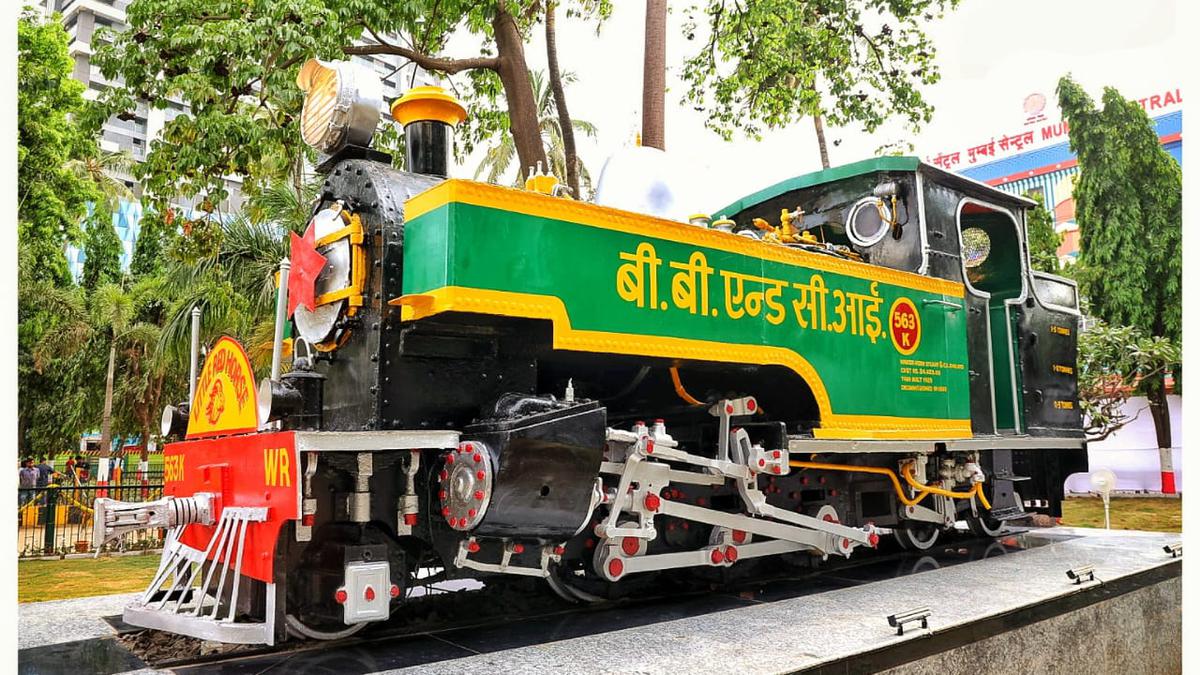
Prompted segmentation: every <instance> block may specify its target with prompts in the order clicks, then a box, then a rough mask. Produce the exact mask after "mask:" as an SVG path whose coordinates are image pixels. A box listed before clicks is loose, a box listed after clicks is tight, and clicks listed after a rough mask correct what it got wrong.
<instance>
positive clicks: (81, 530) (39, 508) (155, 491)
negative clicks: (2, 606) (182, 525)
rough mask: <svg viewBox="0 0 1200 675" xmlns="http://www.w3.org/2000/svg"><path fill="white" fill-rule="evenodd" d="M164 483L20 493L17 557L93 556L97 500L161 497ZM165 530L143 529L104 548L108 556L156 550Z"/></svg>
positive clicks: (52, 488) (135, 482)
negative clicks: (94, 506)
mask: <svg viewBox="0 0 1200 675" xmlns="http://www.w3.org/2000/svg"><path fill="white" fill-rule="evenodd" d="M162 487H163V486H162V483H161V481H160V482H157V483H153V484H151V483H145V484H143V483H142V482H141V480H140V479H139V478H138V477H137V476H134V477H131V479H130V480H129V481H128V482H126V481H125V480H122V481H121V484H120V485H109V486H106V487H97V486H95V485H80V486H75V485H62V486H55V485H51V486H49V487H42V488H32V489H28V490H20V491H19V492H18V497H17V556H18V557H21V558H25V557H33V556H47V555H51V556H52V555H64V554H67V553H92V552H94V551H95V549H94V548H92V523H93V513H94V512H93V510H92V505H93V504H94V502H95V500H96V497H109V498H110V499H117V500H120V501H130V502H133V501H146V500H151V499H158V498H160V497H162ZM165 532H166V531H165V530H163V529H161V528H160V529H149V530H138V531H136V532H129V533H127V534H125V535H123V536H122V537H121V538H120V539H118V540H116V541H111V542H109V543H108V544H106V545H105V546H104V549H105V550H106V551H130V550H139V549H153V548H160V547H161V546H162V542H163V537H164V535H165Z"/></svg>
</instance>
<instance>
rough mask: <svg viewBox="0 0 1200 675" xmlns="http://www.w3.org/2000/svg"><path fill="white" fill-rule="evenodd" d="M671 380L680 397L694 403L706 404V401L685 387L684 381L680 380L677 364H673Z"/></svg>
mask: <svg viewBox="0 0 1200 675" xmlns="http://www.w3.org/2000/svg"><path fill="white" fill-rule="evenodd" d="M671 382H673V383H674V384H675V393H676V394H679V398H681V399H683V400H684V401H687V402H688V403H691V404H692V405H704V401H700V400H698V399H696V397H694V396H692V395H691V394H689V393H688V391H687V389H684V388H683V382H681V381H680V380H679V368H677V367H675V366H671Z"/></svg>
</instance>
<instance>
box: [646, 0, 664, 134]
mask: <svg viewBox="0 0 1200 675" xmlns="http://www.w3.org/2000/svg"><path fill="white" fill-rule="evenodd" d="M666 89H667V0H646V45H645V53H644V54H643V61H642V145H644V146H646V147H648V148H658V149H659V150H666V147H667V146H666V138H665V135H664V134H665V132H664V130H663V115H664V108H665V105H666V104H665V100H664V99H665V97H666Z"/></svg>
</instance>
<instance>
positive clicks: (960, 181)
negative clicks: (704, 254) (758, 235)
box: [712, 156, 1037, 218]
mask: <svg viewBox="0 0 1200 675" xmlns="http://www.w3.org/2000/svg"><path fill="white" fill-rule="evenodd" d="M881 171H893V172H894V171H911V172H918V171H919V172H920V173H922V174H924V175H925V176H926V177H927V178H928V179H930V180H932V181H933V182H936V183H942V184H946V185H949V186H951V187H956V188H959V189H966V190H969V191H971V192H978V191H979V190H981V189H982V190H984V191H986V192H987V193H988V196H989V197H990V198H991V199H992V201H995V202H997V203H999V204H1003V205H1006V206H1013V207H1017V208H1029V207H1031V206H1036V205H1037V203H1036V202H1034V201H1033V200H1031V199H1027V198H1025V197H1019V196H1017V195H1014V194H1011V193H1008V192H1004V191H1003V190H998V189H996V188H994V187H992V186H990V185H987V184H986V183H981V182H979V181H976V180H973V179H971V178H967V177H966V176H962V175H960V174H956V173H951V172H949V171H946V170H944V169H942V168H940V167H937V166H934V165H932V164H927V163H925V162H922V161H921V160H920V159H919V158H917V157H910V156H885V157H872V158H870V159H864V160H862V161H859V162H854V163H852V164H843V165H841V166H835V167H830V168H828V169H822V170H820V171H813V172H812V173H806V174H801V175H799V176H796V177H794V178H788V179H786V180H782V181H780V182H778V183H776V184H774V185H772V186H770V187H767V188H763V189H762V190H758V191H757V192H752V193H750V194H748V195H746V196H745V197H742V198H741V199H738V200H737V201H735V202H733V203H731V204H729V205H727V206H726V207H725V208H722V209H717V210H716V211H713V212H712V215H713V217H714V218H715V217H718V216H733V215H735V214H738V213H741V212H742V211H745V210H746V209H749V208H752V207H754V206H756V205H758V204H761V203H763V202H765V201H767V200H769V199H773V198H775V197H778V196H779V195H782V194H785V193H788V192H791V191H793V190H801V189H804V188H809V187H812V186H814V185H821V184H823V183H834V182H837V181H840V180H844V179H846V178H852V177H854V176H860V175H862V174H867V173H877V172H881Z"/></svg>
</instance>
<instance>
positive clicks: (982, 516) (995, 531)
mask: <svg viewBox="0 0 1200 675" xmlns="http://www.w3.org/2000/svg"><path fill="white" fill-rule="evenodd" d="M966 521H967V529H969V530H970V531H971V534H974V535H975V536H977V537H996V536H999V535H1000V531H1001V530H1003V529H1004V523H1003V522H1002V521H999V520H996V519H995V518H993V517H992V516H991V514H990V513H988V512H987V511H984V510H983V508H982V507H981V508H980V509H979V515H974V514H972V513H970V512H968V513H967V516H966Z"/></svg>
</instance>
